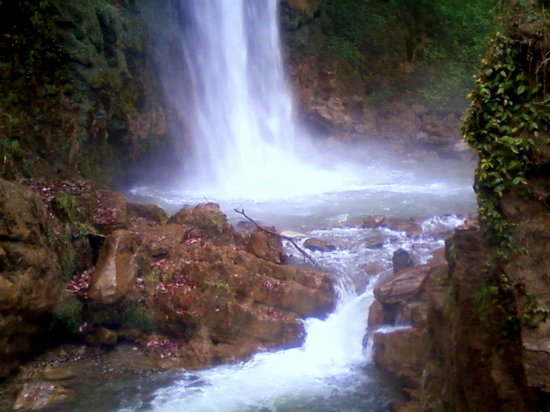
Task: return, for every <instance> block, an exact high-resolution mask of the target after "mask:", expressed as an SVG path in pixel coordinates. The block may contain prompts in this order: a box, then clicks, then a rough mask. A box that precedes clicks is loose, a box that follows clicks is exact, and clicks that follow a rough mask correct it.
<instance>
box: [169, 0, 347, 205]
mask: <svg viewBox="0 0 550 412" xmlns="http://www.w3.org/2000/svg"><path fill="white" fill-rule="evenodd" d="M278 3H279V1H278V0H261V1H260V0H208V1H205V0H185V1H182V2H181V7H180V8H181V10H183V18H182V19H181V20H182V21H180V22H179V25H178V26H177V29H176V37H177V38H178V42H179V55H178V56H177V58H180V59H182V61H183V63H182V64H181V65H180V67H179V69H178V70H175V69H170V68H168V67H167V66H169V65H170V61H168V62H165V63H164V64H163V65H162V68H161V77H162V78H163V83H164V88H165V93H166V96H167V98H168V100H169V102H170V104H171V107H172V109H173V112H174V113H175V114H176V116H177V117H178V118H179V120H180V122H179V123H178V126H177V130H175V131H174V132H175V133H176V134H184V133H182V130H181V129H182V127H181V125H182V124H184V125H185V129H186V132H187V133H186V134H187V138H189V137H190V140H191V142H192V143H191V147H189V145H188V146H187V147H186V154H187V156H186V170H185V173H184V175H185V178H186V179H185V182H184V185H183V186H184V187H185V188H186V189H193V190H195V191H196V192H199V193H200V195H209V196H210V197H214V198H220V197H233V198H241V197H246V198H250V197H253V198H266V197H275V198H281V197H285V196H292V195H297V194H298V195H302V194H305V193H323V192H327V191H335V190H338V189H339V188H340V187H341V186H342V184H343V176H342V174H341V173H340V174H338V173H337V174H335V173H330V172H329V171H326V170H322V169H324V168H319V167H317V166H313V165H312V164H311V158H312V154H311V153H312V151H311V149H310V148H308V145H307V141H308V136H306V135H305V133H303V132H299V130H300V129H301V128H300V127H299V126H298V122H297V120H296V119H295V116H294V114H293V102H292V95H291V92H290V89H289V85H288V84H287V80H286V77H285V73H284V68H283V59H282V53H281V42H280V34H279V27H278V26H279V22H278V13H279V10H278ZM305 158H307V159H308V161H307V162H306V161H304V159H305Z"/></svg>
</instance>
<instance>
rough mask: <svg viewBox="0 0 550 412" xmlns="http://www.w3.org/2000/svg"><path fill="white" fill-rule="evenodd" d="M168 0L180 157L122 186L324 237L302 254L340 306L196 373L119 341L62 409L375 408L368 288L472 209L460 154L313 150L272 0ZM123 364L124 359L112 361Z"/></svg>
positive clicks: (425, 253)
mask: <svg viewBox="0 0 550 412" xmlns="http://www.w3.org/2000/svg"><path fill="white" fill-rule="evenodd" d="M174 4H179V6H178V7H179V8H177V9H175V10H173V11H172V15H173V16H174V18H173V19H172V20H171V21H167V22H163V24H161V25H159V26H160V28H159V29H158V30H160V35H159V36H160V37H162V38H172V39H177V41H174V42H173V44H171V45H172V47H173V48H174V49H173V50H172V52H171V53H160V52H159V56H157V58H158V59H159V60H158V61H157V66H158V67H159V68H161V70H160V79H161V82H162V85H163V88H164V90H165V95H166V98H167V101H168V104H169V105H170V106H171V108H172V111H173V113H174V114H175V116H176V117H177V118H178V119H179V121H175V122H174V124H173V125H172V128H173V133H174V134H175V135H176V136H178V135H180V134H181V135H182V140H184V143H185V144H186V149H188V150H187V151H185V153H184V154H185V155H186V158H185V162H184V165H183V166H182V170H181V171H179V173H176V175H177V176H178V179H176V182H175V183H174V182H166V185H165V187H163V186H162V185H161V184H160V183H158V182H156V183H155V184H154V185H149V186H139V187H134V188H132V189H131V190H129V191H128V193H127V194H128V195H129V197H130V198H131V199H132V200H133V201H138V202H145V203H155V204H158V205H160V206H162V207H164V208H165V209H166V210H167V211H168V212H169V213H175V212H177V211H178V210H179V209H180V208H181V207H182V206H183V205H193V204H197V203H201V202H205V201H210V202H217V203H219V204H220V206H221V208H222V210H223V211H224V212H225V213H226V214H227V215H228V218H229V220H230V221H231V222H232V223H234V224H236V223H237V222H238V221H239V220H240V216H239V215H237V214H236V213H234V212H233V210H234V209H235V208H239V209H244V210H245V211H246V213H247V214H248V215H249V216H251V217H252V218H254V219H255V220H256V221H258V222H261V223H262V224H265V225H267V226H272V225H275V226H276V227H277V229H278V230H280V231H291V232H293V233H292V236H294V237H295V238H296V239H297V240H298V241H300V242H303V241H304V240H305V239H307V238H308V237H316V238H321V239H324V240H326V241H328V242H330V243H331V244H334V245H335V250H333V251H331V252H312V255H313V256H314V258H315V259H316V260H317V261H318V262H319V263H320V264H321V265H322V266H324V267H325V268H326V269H327V270H328V271H329V272H330V273H331V274H332V276H333V277H334V283H335V285H336V288H337V291H338V304H337V307H336V309H335V311H334V312H333V313H332V314H330V315H329V316H328V317H327V318H326V319H323V320H319V319H304V320H303V321H304V324H305V330H306V338H305V343H304V344H303V346H302V347H299V348H292V349H282V350H279V351H274V352H264V353H258V354H256V355H255V356H253V357H252V358H251V359H249V360H247V361H245V362H241V363H237V364H230V365H222V366H218V367H213V368H210V369H207V370H202V371H193V372H190V371H185V370H175V371H174V370H169V371H159V370H158V369H155V368H151V367H148V366H147V365H146V364H143V365H140V362H138V361H137V360H134V359H133V358H132V350H133V348H132V347H120V348H117V349H116V350H115V351H114V352H113V353H111V354H110V355H108V356H103V357H101V358H100V359H99V358H98V359H97V360H95V361H94V362H91V363H88V365H87V367H85V368H82V372H81V373H80V375H79V379H78V382H72V383H71V385H70V388H71V389H73V390H75V391H76V393H77V394H78V395H77V397H76V400H75V402H74V403H73V404H71V405H70V406H69V405H68V406H66V408H65V409H63V410H66V411H73V410H74V411H79V412H92V411H94V412H95V411H119V412H126V411H163V412H168V411H186V412H294V411H301V412H306V411H311V412H333V411H338V412H360V411H361V412H365V411H370V412H379V411H380V412H381V411H388V410H389V406H388V405H389V402H390V400H391V399H393V397H395V396H396V392H395V390H394V388H392V384H391V383H390V382H388V381H387V380H385V379H384V378H383V377H380V376H379V375H378V373H377V372H376V371H375V369H374V367H373V366H372V362H371V353H370V352H371V349H370V344H369V336H370V335H371V333H372V332H373V331H372V330H369V331H367V317H368V309H369V306H370V304H371V303H372V301H373V288H374V286H375V285H376V282H377V281H378V280H379V279H380V278H383V277H384V276H388V275H390V274H391V273H392V255H393V252H394V251H396V250H397V249H399V248H403V249H405V250H407V251H409V253H410V254H411V255H412V257H413V259H414V260H415V262H416V263H417V264H421V263H425V262H427V261H428V260H429V259H430V257H431V256H432V254H433V252H434V251H435V250H437V249H440V248H442V247H443V246H444V238H445V236H448V235H449V234H450V233H451V232H452V230H453V228H455V227H456V226H458V225H460V224H461V223H462V222H463V221H464V218H465V217H466V216H468V215H469V214H470V213H472V212H474V211H475V209H476V205H475V198H474V194H473V191H472V187H471V186H472V171H473V167H474V166H473V163H471V162H461V161H453V160H448V159H446V160H445V161H442V160H437V158H436V157H434V159H430V160H424V161H420V160H415V159H414V157H412V158H408V157H407V156H404V155H403V154H400V155H398V154H396V153H392V152H391V151H390V152H387V151H384V150H382V149H380V148H375V147H365V148H352V149H350V151H349V152H347V153H346V152H345V150H343V149H342V151H341V152H339V153H337V154H336V153H335V151H334V150H332V148H330V147H326V148H324V149H322V150H316V149H318V148H319V144H311V141H313V140H314V139H313V138H312V136H311V135H309V134H308V133H307V131H305V130H304V128H303V127H302V125H301V124H300V122H299V120H298V119H297V118H296V116H295V114H294V112H295V110H294V108H293V106H294V102H293V98H292V93H291V91H290V88H289V87H288V81H287V79H286V74H285V70H284V62H283V58H282V53H281V45H280V35H279V21H278V15H279V14H278V13H279V11H278V7H279V2H278V1H277V0H266V1H245V0H224V1H223V2H221V1H204V0H187V1H181V2H174ZM167 7H172V6H167ZM182 16H183V17H182ZM153 37H155V36H153ZM167 56H172V59H171V60H170V59H168V57H167ZM174 56H175V57H174ZM181 85H185V87H182V86H181ZM182 125H185V131H186V132H187V133H188V135H187V136H185V133H182V131H181V126H182ZM185 139H188V140H185ZM189 140H190V142H189ZM366 140H368V139H366ZM344 160H345V161H344ZM161 167H162V165H159V168H161ZM368 215H384V216H386V217H398V218H411V217H414V218H416V219H417V221H418V222H420V223H421V226H422V232H421V234H419V235H418V236H415V237H414V238H412V237H409V236H407V235H406V233H404V232H399V231H393V230H390V229H387V228H376V229H367V228H362V227H361V223H362V219H363V218H364V217H366V216H368ZM287 248H288V253H289V254H294V255H295V256H294V257H293V259H294V263H297V264H301V263H302V259H301V257H300V256H298V255H299V254H297V253H296V251H294V250H293V249H292V247H290V246H289V245H287ZM392 327H393V328H395V327H396V326H392ZM397 327H407V325H399V326H397ZM390 328H391V327H390ZM382 330H383V329H382ZM365 336H366V338H365ZM125 357H128V362H127V363H129V364H131V365H132V367H128V368H126V367H121V366H120V359H121V358H125ZM57 410H61V409H57Z"/></svg>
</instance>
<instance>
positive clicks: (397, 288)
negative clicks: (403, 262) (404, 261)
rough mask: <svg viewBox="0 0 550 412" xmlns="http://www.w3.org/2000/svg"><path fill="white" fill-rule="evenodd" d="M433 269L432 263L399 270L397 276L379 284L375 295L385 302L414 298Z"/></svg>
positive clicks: (397, 301)
mask: <svg viewBox="0 0 550 412" xmlns="http://www.w3.org/2000/svg"><path fill="white" fill-rule="evenodd" d="M431 270H432V265H422V266H414V267H412V268H408V269H405V270H402V271H401V272H399V273H398V274H397V275H396V276H394V277H392V278H390V279H389V280H387V281H386V282H384V283H382V284H381V285H378V286H377V287H376V288H375V289H374V296H375V297H376V299H377V300H378V301H380V302H381V303H385V304H391V303H399V302H403V301H410V300H413V299H414V298H415V297H417V296H418V295H419V293H420V292H421V291H422V288H423V286H424V284H425V282H426V280H427V278H428V276H429V274H430V271H431Z"/></svg>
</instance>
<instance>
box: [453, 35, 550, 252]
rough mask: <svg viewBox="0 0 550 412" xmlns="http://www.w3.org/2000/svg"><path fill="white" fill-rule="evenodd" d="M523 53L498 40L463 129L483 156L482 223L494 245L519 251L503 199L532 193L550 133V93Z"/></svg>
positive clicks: (480, 182)
mask: <svg viewBox="0 0 550 412" xmlns="http://www.w3.org/2000/svg"><path fill="white" fill-rule="evenodd" d="M522 53H523V49H522V44H521V43H520V42H519V41H515V40H512V39H511V38H509V37H507V36H505V35H502V34H498V35H497V36H496V38H495V40H494V41H493V43H492V46H491V51H490V54H489V55H488V56H487V58H486V59H484V60H483V61H482V64H483V67H482V71H481V76H480V77H479V79H478V80H477V85H476V88H475V90H474V92H473V93H472V95H471V100H472V105H471V108H470V110H469V112H468V115H467V117H466V119H465V123H464V129H463V130H464V135H465V138H466V141H467V142H468V143H469V144H470V145H471V146H472V147H474V148H475V149H476V151H477V152H478V155H479V166H478V169H477V174H476V182H477V194H478V203H479V214H480V220H481V222H482V224H483V226H484V229H485V231H486V233H487V236H488V238H489V239H490V240H491V241H492V242H493V243H494V244H496V245H499V246H501V247H504V249H508V250H515V251H517V245H516V244H515V242H514V240H513V237H512V230H511V229H512V225H511V223H510V222H508V221H507V220H506V218H505V216H504V215H503V213H502V211H501V209H500V199H501V198H502V196H503V195H504V194H505V193H507V192H508V191H510V190H512V189H514V188H523V189H525V190H527V186H526V185H527V180H526V176H527V174H528V173H529V172H530V171H532V170H533V168H535V167H536V165H535V164H534V163H533V161H532V158H533V153H534V152H535V150H536V148H535V142H536V139H537V138H538V137H539V134H540V132H541V131H548V130H549V128H550V111H549V110H548V109H549V107H548V99H547V92H546V91H545V90H543V88H542V87H541V86H540V85H538V84H533V82H531V81H530V80H529V78H528V76H527V73H526V72H525V70H524V67H523V65H522V61H523V58H524V57H525V56H522Z"/></svg>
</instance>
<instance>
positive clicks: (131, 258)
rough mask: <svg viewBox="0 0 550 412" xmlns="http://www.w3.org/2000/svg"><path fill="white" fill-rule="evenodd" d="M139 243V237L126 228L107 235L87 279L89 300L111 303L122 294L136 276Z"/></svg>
mask: <svg viewBox="0 0 550 412" xmlns="http://www.w3.org/2000/svg"><path fill="white" fill-rule="evenodd" d="M139 246H140V240H139V237H138V236H136V235H135V234H133V233H131V232H129V231H126V230H118V231H116V232H114V233H113V234H112V235H111V236H110V237H109V238H107V240H106V241H105V243H104V244H103V246H102V248H101V250H100V252H99V258H98V262H97V267H96V271H95V272H94V273H93V275H92V278H91V280H90V290H89V293H88V296H89V297H90V299H92V300H93V301H95V302H97V303H102V304H112V303H116V302H118V301H120V300H121V299H122V298H124V296H126V294H127V293H128V291H129V289H130V286H131V285H132V283H133V282H134V280H135V277H136V272H137V265H136V254H137V251H138V249H139Z"/></svg>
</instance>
